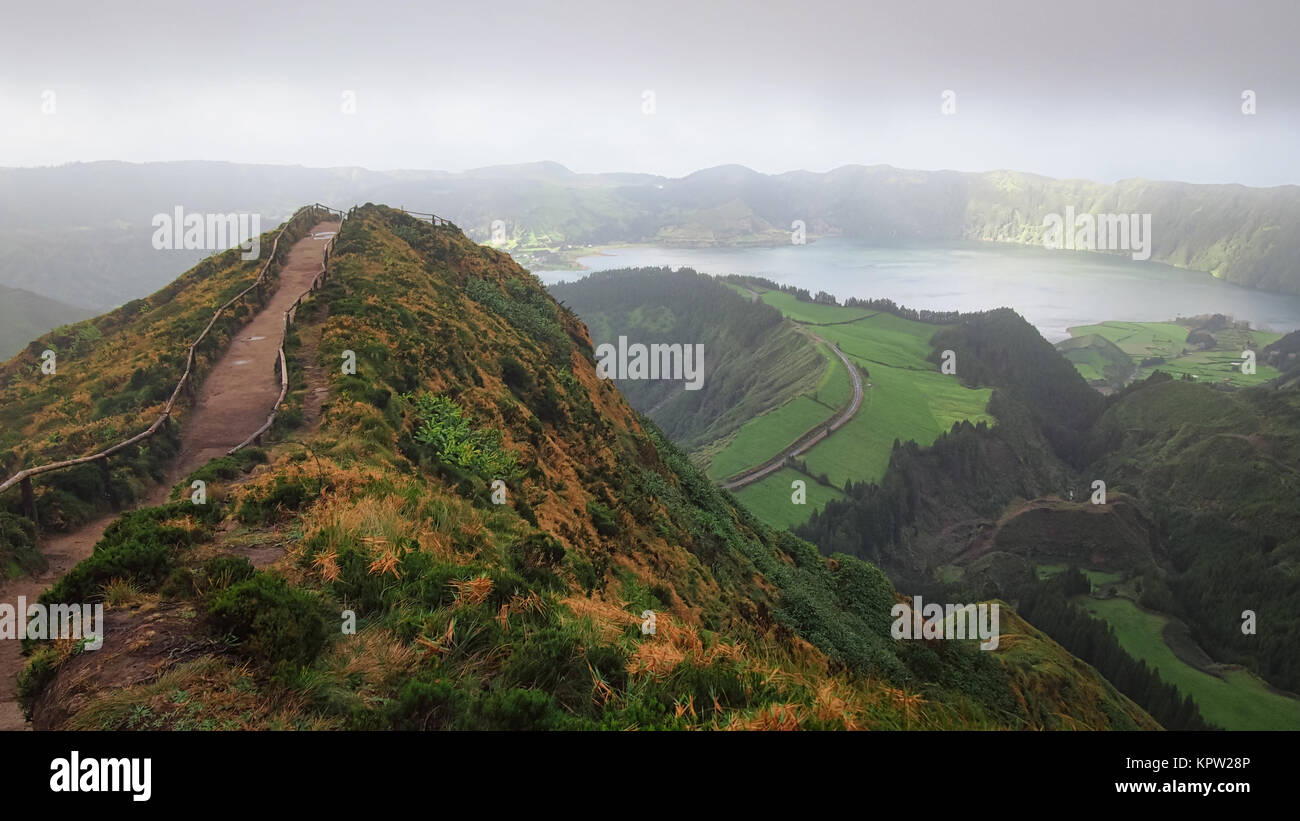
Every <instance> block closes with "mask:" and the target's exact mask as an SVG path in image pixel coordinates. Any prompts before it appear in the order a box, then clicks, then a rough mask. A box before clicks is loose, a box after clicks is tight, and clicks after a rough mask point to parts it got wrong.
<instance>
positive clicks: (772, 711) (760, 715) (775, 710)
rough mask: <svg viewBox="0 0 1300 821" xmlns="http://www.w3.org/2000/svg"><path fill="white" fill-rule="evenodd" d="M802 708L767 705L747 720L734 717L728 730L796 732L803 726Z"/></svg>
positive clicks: (794, 705) (785, 705) (790, 705)
mask: <svg viewBox="0 0 1300 821" xmlns="http://www.w3.org/2000/svg"><path fill="white" fill-rule="evenodd" d="M802 713H803V708H802V707H800V706H799V705H798V704H769V705H768V706H766V707H764V708H763V709H761V710H759V711H758V712H757V713H755V714H754V715H752V716H750V717H749V718H739V717H737V716H735V715H733V716H732V718H731V723H729V724H728V725H727V729H728V730H765V731H773V730H785V731H789V730H798V729H800V728H801V727H802V726H803V716H802Z"/></svg>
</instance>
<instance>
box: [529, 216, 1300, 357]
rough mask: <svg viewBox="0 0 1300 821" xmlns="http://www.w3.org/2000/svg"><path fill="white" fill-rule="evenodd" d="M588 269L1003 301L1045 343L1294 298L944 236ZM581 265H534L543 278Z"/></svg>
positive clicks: (1173, 272) (1284, 304)
mask: <svg viewBox="0 0 1300 821" xmlns="http://www.w3.org/2000/svg"><path fill="white" fill-rule="evenodd" d="M579 264H580V265H584V266H586V267H587V268H588V269H590V270H607V269H610V268H635V267H641V266H656V267H657V266H664V265H666V266H669V267H671V268H679V267H682V266H686V267H690V268H694V269H695V270H697V271H699V272H701V273H707V274H749V275H753V276H761V277H764V278H766V279H770V280H772V281H774V282H778V283H781V284H783V285H786V284H788V285H795V286H798V287H800V288H807V289H808V290H809V291H810V292H812V293H814V294H816V293H817V292H818V291H826V292H828V293H831V294H834V295H835V296H836V297H837V298H839V299H841V300H842V299H844V298H846V297H850V296H856V297H863V298H866V297H874V298H887V299H892V300H893V301H894V302H896V303H898V304H899V305H905V306H907V307H909V308H929V309H931V310H942V311H951V310H959V311H979V310H986V309H989V308H999V307H1010V308H1014V309H1015V310H1016V311H1018V312H1019V313H1020V315H1021V316H1023V317H1025V319H1027V320H1029V321H1030V322H1031V323H1033V324H1034V326H1035V327H1037V328H1038V330H1039V332H1040V333H1042V335H1043V336H1044V337H1045V338H1046V339H1048V340H1049V341H1051V342H1057V341H1059V340H1061V339H1065V338H1066V337H1068V336H1069V331H1068V330H1067V329H1068V328H1070V327H1071V326H1074V325H1089V324H1092V323H1095V322H1102V321H1105V320H1110V319H1114V320H1125V321H1130V322H1156V321H1167V320H1172V319H1174V318H1175V317H1177V316H1195V315H1197V314H1208V313H1220V314H1229V315H1232V316H1235V317H1236V318H1237V319H1245V320H1249V321H1250V323H1251V327H1254V328H1261V329H1267V330H1273V331H1278V332H1289V331H1294V330H1296V329H1297V328H1300V296H1284V295H1280V294H1272V293H1267V292H1264V291H1253V290H1250V289H1248V288H1240V287H1238V286H1235V285H1229V284H1228V283H1226V282H1223V281H1221V280H1217V279H1215V278H1214V277H1212V276H1210V275H1209V274H1206V273H1200V272H1195V271H1185V270H1182V269H1179V268H1173V267H1170V266H1168V265H1160V264H1157V263H1150V262H1134V261H1132V260H1130V259H1128V258H1126V257H1119V256H1110V255H1106V254H1094V253H1087V252H1078V251H1049V250H1047V249H1043V248H1036V247H1027V246H1017V245H1005V244H993V243H979V242H956V243H947V244H943V245H912V246H878V245H864V244H862V243H858V242H854V241H852V240H843V239H823V240H818V241H817V242H813V243H809V244H807V245H790V246H782V247H778V248H667V247H660V246H628V247H614V248H605V249H601V253H600V254H597V255H593V256H589V257H582V258H581V259H580V260H579ZM587 273H590V271H541V272H538V277H539V278H540V279H541V280H542V281H543V282H545V283H547V284H552V283H555V282H561V281H572V280H575V279H578V278H580V277H582V276H584V275H586V274H587Z"/></svg>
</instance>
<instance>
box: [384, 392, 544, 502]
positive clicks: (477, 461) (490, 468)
mask: <svg viewBox="0 0 1300 821" xmlns="http://www.w3.org/2000/svg"><path fill="white" fill-rule="evenodd" d="M406 398H407V399H411V400H412V401H414V402H415V414H416V422H417V428H416V431H415V437H414V438H415V441H417V442H419V443H420V444H422V445H427V446H428V447H429V448H431V449H432V450H433V453H434V455H436V456H437V457H438V459H439V460H440V461H442V462H445V463H447V464H450V465H454V466H456V467H458V468H462V469H464V470H468V471H470V472H472V473H473V474H474V475H476V476H478V477H479V478H482V479H485V480H489V481H490V480H492V479H510V478H513V477H515V476H516V475H518V471H519V468H518V465H517V464H516V461H515V455H514V454H513V453H509V452H507V451H506V450H505V449H504V448H503V447H502V445H501V432H500V431H497V430H491V429H488V430H483V429H473V428H471V427H470V420H469V418H468V417H466V416H465V414H464V412H463V411H462V410H461V409H460V407H459V406H458V405H457V404H456V403H455V402H453V401H452V400H450V399H448V398H447V397H445V396H441V395H438V394H430V393H422V394H420V395H419V396H418V397H411V396H409V395H408V396H407V397H406Z"/></svg>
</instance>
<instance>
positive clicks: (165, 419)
mask: <svg viewBox="0 0 1300 821" xmlns="http://www.w3.org/2000/svg"><path fill="white" fill-rule="evenodd" d="M312 209H323V210H326V211H330V212H332V213H337V214H340V216H341V215H342V212H341V211H339V210H338V209H336V208H329V207H328V206H323V205H320V204H319V203H317V204H313V205H306V206H303V207H302V208H299V209H298V210H297V211H295V212H294V213H293V216H291V217H289V219H288V220H287V221H286V222H285V224H284V227H283V228H281V229H280V231H279V233H277V234H276V235H275V241H274V242H272V243H271V253H270V254H269V255H267V259H266V263H265V264H264V265H263V266H262V269H261V270H260V271H258V273H257V278H256V279H254V280H253V283H252V284H251V285H249V286H248V287H247V288H245V289H244V290H242V291H240V292H239V293H238V294H236V295H235V296H233V297H231V298H230V299H229V300H227V301H226V302H225V303H224V304H223V305H221V307H219V308H217V310H216V311H214V312H213V314H212V319H210V320H208V324H207V325H206V326H205V327H204V328H203V332H202V333H200V334H199V335H198V338H196V339H195V340H194V341H193V342H191V343H190V347H189V351H188V353H187V355H186V359H185V372H184V373H182V374H181V378H180V380H178V381H177V383H176V388H175V389H174V390H173V391H172V393H171V396H170V397H168V399H167V404H166V405H164V406H163V410H162V413H161V414H159V415H158V418H157V419H156V420H154V423H153V424H152V425H150V426H149V427H148V428H146V429H145V430H143V431H141V432H140V433H137V434H136V435H135V436H132V437H131V438H130V439H127V440H126V441H124V442H119V443H118V444H116V445H113V446H112V447H109V448H105V449H104V450H101V451H99V452H98V453H92V454H90V455H89V456H80V457H77V458H75V459H67V460H64V461H62V462H51V463H49V464H45V465H38V466H37V467H31V468H26V469H25V470H20V471H18V472H17V473H15V474H14V475H13V476H10V477H9V478H8V479H6V480H5V481H4V482H3V483H0V493H4V492H5V491H7V490H9V489H10V488H12V487H13V486H14V485H19V486H21V488H22V497H23V498H22V502H23V513H24V514H25V515H26V516H27V518H29V519H31V520H32V522H33V523H36V521H37V518H36V499H35V492H34V490H33V488H32V477H33V476H39V475H40V474H42V473H49V472H51V471H55V470H63V469H66V468H70V467H74V466H76V465H84V464H87V463H89V462H99V464H100V470H101V471H103V474H104V479H105V482H106V483H107V481H108V476H109V469H108V458H109V457H110V456H112V455H113V454H115V453H117V452H119V451H121V450H123V449H125V448H128V447H131V446H132V445H135V444H138V443H139V442H143V441H144V440H146V439H148V438H149V437H151V436H153V435H154V434H156V433H157V432H158V431H159V430H161V429H162V428H163V427H164V426H165V425H167V424H169V423H170V420H171V415H172V409H173V408H174V407H175V406H176V402H177V400H178V399H179V398H180V395H181V391H183V390H184V391H187V392H189V393H191V394H192V392H193V382H194V378H195V377H194V356H195V354H194V352H195V351H196V350H197V349H198V346H199V345H200V344H201V343H202V342H203V340H204V339H205V338H207V335H208V332H209V331H211V330H212V326H213V325H215V324H216V323H217V320H218V319H219V318H220V317H221V314H222V312H224V311H225V310H227V309H228V308H230V306H232V305H234V304H235V303H236V302H238V301H239V300H241V299H243V298H244V297H245V296H247V295H248V294H249V293H250V292H252V291H254V290H256V289H258V288H261V287H262V286H263V285H264V284H265V282H266V278H267V274H268V273H269V272H270V270H271V266H272V265H273V264H274V263H275V257H276V252H277V251H278V250H279V247H280V239H281V238H282V237H283V236H284V232H285V231H287V230H289V226H290V225H292V224H293V222H294V220H295V219H297V218H298V216H299V215H300V214H302V213H303V212H304V211H310V210H312ZM337 236H338V234H337V233H336V234H335V237H337ZM329 247H331V248H332V247H333V240H332V239H331V241H330V246H329ZM327 255H328V251H327ZM319 276H320V275H318V277H319ZM299 300H301V297H300V298H299ZM295 307H297V305H296V303H295ZM280 360H281V362H283V361H284V346H283V343H282V344H281V348H280ZM286 378H287V377H286ZM285 384H287V382H286V383H285ZM282 395H283V394H282ZM277 407H278V404H277ZM272 415H274V414H272ZM268 427H269V425H268Z"/></svg>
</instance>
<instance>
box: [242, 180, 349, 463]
mask: <svg viewBox="0 0 1300 821" xmlns="http://www.w3.org/2000/svg"><path fill="white" fill-rule="evenodd" d="M312 207H313V208H318V209H322V210H325V211H329V212H330V213H332V214H338V215H339V227H338V228H337V229H336V230H335V231H334V236H332V237H330V241H329V242H327V243H325V258H324V259H323V260H321V266H320V273H318V274H316V276H315V277H314V278H313V279H312V281H311V287H309V288H308V289H307V290H305V291H303V292H302V293H301V294H299V295H298V298H297V299H295V300H294V301H293V304H292V305H290V306H289V307H288V309H287V310H286V311H285V312H284V328H283V330H282V331H281V332H280V356H279V359H278V361H277V364H276V367H277V368H279V370H280V398H279V399H276V400H275V405H273V406H272V407H271V413H270V415H269V416H267V417H266V421H265V422H263V423H262V426H261V427H259V428H258V429H257V430H255V431H253V433H252V435H250V436H249V437H248V438H247V439H245V440H244V441H242V442H240V443H239V444H238V445H235V446H234V447H233V448H231V449H230V450H228V451H226V454H227V455H231V454H233V453H234V452H235V451H237V450H239V449H240V448H246V447H248V446H249V445H253V444H257V445H260V444H262V437H263V436H265V435H266V432H267V431H268V430H270V429H271V425H273V424H275V415H276V414H277V413H278V412H279V411H280V405H282V404H284V398H285V397H286V396H288V395H289V368H288V366H287V365H286V360H285V357H284V343H285V342H286V341H287V340H288V338H289V327H290V326H291V325H293V322H294V319H295V318H296V317H297V314H298V306H299V305H301V304H302V302H303V300H304V299H306V298H307V297H309V296H311V294H312V293H313V292H314V291H315V290H316V289H317V288H319V287H320V286H321V285H323V284H324V283H325V278H326V277H327V276H328V275H329V263H330V253H331V252H332V251H333V250H334V243H335V242H337V241H338V238H339V234H340V233H342V231H343V223H344V222H345V221H346V220H347V216H346V215H345V214H344V213H343V212H342V211H340V210H339V209H337V208H330V207H329V206H328V205H321V204H320V203H315V204H314V205H313V206H312Z"/></svg>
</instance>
